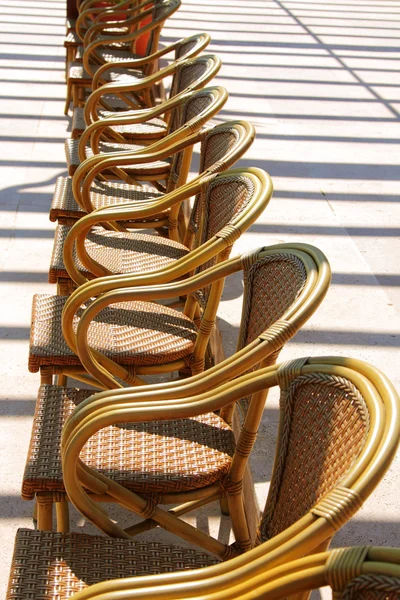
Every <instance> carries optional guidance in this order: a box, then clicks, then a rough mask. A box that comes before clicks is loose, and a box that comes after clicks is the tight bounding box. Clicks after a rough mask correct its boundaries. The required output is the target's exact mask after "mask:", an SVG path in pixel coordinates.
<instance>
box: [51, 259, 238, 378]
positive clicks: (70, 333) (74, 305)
mask: <svg viewBox="0 0 400 600" xmlns="http://www.w3.org/2000/svg"><path fill="white" fill-rule="evenodd" d="M240 268H241V259H240V258H236V259H235V258H234V259H231V260H226V261H224V262H223V263H221V264H219V265H217V266H215V267H211V268H210V269H207V271H204V272H202V273H199V274H196V275H193V276H192V277H189V278H187V279H185V280H184V281H178V282H176V281H174V282H172V283H165V284H161V285H149V284H148V285H144V286H143V285H142V286H141V287H136V288H133V287H132V285H138V286H140V285H141V283H142V282H143V278H141V277H140V275H139V276H132V275H127V276H126V275H125V276H124V275H118V276H110V277H102V278H100V279H98V280H96V281H93V282H92V281H90V282H87V283H85V284H84V285H82V286H80V287H79V288H78V289H77V290H76V291H75V292H73V293H72V294H71V296H70V297H69V298H68V300H67V302H66V304H65V307H64V310H63V316H62V331H63V335H64V338H65V340H66V342H67V344H68V345H69V347H70V348H71V350H72V351H73V352H75V353H76V354H78V352H77V335H78V332H77V334H75V332H74V330H73V328H72V323H73V318H74V315H75V313H76V311H77V310H78V309H79V307H80V306H81V305H82V304H83V303H84V302H86V301H87V300H89V298H93V297H97V296H99V298H98V301H97V300H94V302H93V303H92V304H91V305H90V306H89V307H88V308H87V309H86V311H84V315H85V318H84V320H83V321H82V317H83V315H82V317H81V319H80V324H79V328H78V330H79V339H83V340H85V348H81V347H80V342H78V345H79V357H80V358H81V359H82V358H84V360H85V362H86V364H84V366H85V368H86V366H87V364H88V362H89V363H90V364H89V372H90V373H93V372H96V374H98V373H99V374H100V377H99V378H98V377H97V375H96V376H95V378H96V379H98V380H99V381H100V382H101V383H102V384H103V385H104V387H106V388H107V387H112V388H114V387H121V386H120V384H118V383H116V381H115V380H114V379H113V378H111V377H110V375H109V373H108V371H107V372H106V374H105V375H104V373H103V370H102V369H101V368H100V364H99V363H98V362H97V361H96V367H94V366H93V365H92V361H91V358H92V351H91V349H90V348H89V346H88V344H87V341H86V335H87V329H88V328H89V325H90V322H91V321H92V319H93V318H94V317H95V315H96V314H97V313H98V312H99V311H101V310H102V309H103V308H104V307H105V306H108V305H110V304H113V303H118V302H124V301H126V299H129V300H141V301H144V302H153V301H156V300H161V299H168V298H177V297H179V296H187V295H188V294H191V293H193V292H195V291H197V290H198V289H202V288H203V287H205V286H207V285H210V284H212V283H214V282H215V281H218V280H219V279H222V278H224V277H226V276H227V275H229V274H231V273H234V272H236V271H237V270H239V269H240ZM108 290H111V291H108ZM81 325H82V327H81ZM81 354H82V357H81ZM96 354H97V353H96ZM99 356H100V355H99ZM87 357H89V359H88V361H86V358H87ZM103 362H107V364H108V365H115V363H114V361H110V360H109V359H106V358H105V357H104V361H103ZM116 370H117V373H118V376H121V377H122V378H124V379H127V378H128V379H129V377H130V375H129V374H127V372H126V371H125V369H123V368H121V367H120V366H119V365H116Z"/></svg>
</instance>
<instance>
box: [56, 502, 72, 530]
mask: <svg viewBox="0 0 400 600" xmlns="http://www.w3.org/2000/svg"><path fill="white" fill-rule="evenodd" d="M55 504H56V520H57V531H58V533H68V532H69V508H68V500H67V498H66V497H65V499H64V500H60V501H59V502H56V503H55Z"/></svg>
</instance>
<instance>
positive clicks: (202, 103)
mask: <svg viewBox="0 0 400 600" xmlns="http://www.w3.org/2000/svg"><path fill="white" fill-rule="evenodd" d="M193 68H194V69H195V68H197V65H193ZM202 70H203V68H202ZM203 73H204V71H203ZM213 103H214V99H213V97H212V96H211V95H210V94H208V93H207V92H206V91H205V92H201V91H199V92H197V93H196V94H194V95H193V96H192V97H191V98H189V99H188V100H187V101H185V102H182V104H180V105H179V106H178V107H177V108H175V109H174V110H173V111H172V114H171V118H170V122H169V128H168V135H170V134H171V133H174V132H175V131H176V130H177V129H179V128H180V127H183V125H185V124H186V123H188V121H190V120H191V119H193V118H195V117H200V115H202V114H204V121H205V122H206V121H207V120H208V118H209V117H208V118H207V116H206V115H207V109H208V107H209V106H212V104H213ZM192 151H193V146H192V145H191V146H190V147H189V148H185V149H184V150H181V151H180V152H176V153H175V154H174V156H173V158H172V163H171V169H170V172H169V179H168V181H167V189H168V190H171V189H173V188H174V187H176V186H179V185H180V184H181V183H185V182H186V179H187V175H188V170H189V165H190V160H189V161H186V163H187V166H186V167H185V168H183V162H184V156H185V152H186V153H188V152H189V153H190V157H191V153H192ZM190 157H189V158H190Z"/></svg>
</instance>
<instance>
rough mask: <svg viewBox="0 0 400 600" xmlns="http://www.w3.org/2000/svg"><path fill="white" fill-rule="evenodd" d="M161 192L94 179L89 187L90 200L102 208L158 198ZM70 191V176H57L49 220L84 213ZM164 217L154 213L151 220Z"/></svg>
mask: <svg viewBox="0 0 400 600" xmlns="http://www.w3.org/2000/svg"><path fill="white" fill-rule="evenodd" d="M162 195H163V194H162V193H161V192H157V191H156V190H153V189H151V188H149V187H145V186H143V187H142V186H139V185H131V184H128V183H117V182H114V181H104V182H102V181H94V182H93V184H92V186H91V188H90V200H91V202H92V203H93V206H94V207H95V208H103V207H105V206H112V205H117V204H126V203H127V202H145V201H146V200H148V201H152V200H153V199H154V198H159V197H160V196H162ZM86 214H87V213H86V211H84V210H82V208H81V207H80V206H79V204H78V203H77V201H76V200H75V198H74V195H73V193H72V178H71V177H58V178H57V182H56V187H55V190H54V196H53V199H52V202H51V207H50V221H53V222H54V221H57V220H58V219H75V220H77V219H80V218H81V217H82V216H83V215H86ZM162 217H165V215H164V214H160V215H155V216H153V217H151V220H152V221H153V220H157V219H158V218H162Z"/></svg>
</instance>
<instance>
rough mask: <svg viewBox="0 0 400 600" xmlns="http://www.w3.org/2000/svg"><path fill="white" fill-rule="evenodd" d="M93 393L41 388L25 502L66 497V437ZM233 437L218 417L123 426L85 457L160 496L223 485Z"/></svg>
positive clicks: (96, 441) (94, 441) (97, 438)
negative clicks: (75, 412) (55, 495)
mask: <svg viewBox="0 0 400 600" xmlns="http://www.w3.org/2000/svg"><path fill="white" fill-rule="evenodd" d="M93 392H94V390H78V389H75V388H61V387H59V386H53V385H42V386H40V388H39V393H38V399H37V404H36V411H35V416H34V422H33V428H32V436H31V443H30V447H29V451H28V458H27V462H26V467H25V473H24V477H23V483H22V497H23V498H24V499H25V500H31V499H33V498H34V496H35V494H36V493H38V492H41V491H48V492H64V491H65V488H64V484H63V475H62V465H61V455H60V447H61V433H62V429H63V427H64V424H65V422H66V420H67V419H68V417H69V416H70V415H71V413H72V412H73V410H74V409H75V407H76V406H77V405H78V404H79V403H80V402H82V401H83V400H85V399H86V398H88V397H89V396H90V395H92V394H93ZM234 448H235V443H234V436H233V432H232V430H231V428H230V427H229V425H227V424H226V423H225V421H224V420H223V419H221V418H220V417H219V416H218V415H216V414H214V413H207V414H205V415H200V416H196V417H193V418H190V419H177V420H174V421H155V422H152V423H135V424H129V423H128V424H121V425H118V426H116V425H114V426H111V427H105V428H104V429H101V430H100V431H99V432H97V433H95V434H94V435H93V436H92V437H91V438H90V440H89V441H88V442H87V444H86V445H85V446H84V448H83V449H82V452H81V455H80V457H81V459H82V460H83V462H84V463H85V464H87V465H88V466H89V467H91V468H93V469H95V470H96V471H98V472H100V473H102V474H103V475H105V476H107V477H110V479H112V480H113V481H117V482H118V483H119V484H121V485H123V486H124V487H126V488H128V489H130V490H132V491H134V492H136V493H138V494H151V495H152V497H153V496H154V495H155V496H157V495H160V494H161V495H162V494H170V493H177V492H182V491H188V490H192V489H200V488H204V487H207V486H209V485H212V484H214V483H216V482H218V481H221V480H222V479H223V478H224V477H225V476H226V475H227V473H228V471H229V467H230V465H231V461H232V456H233V453H234Z"/></svg>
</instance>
